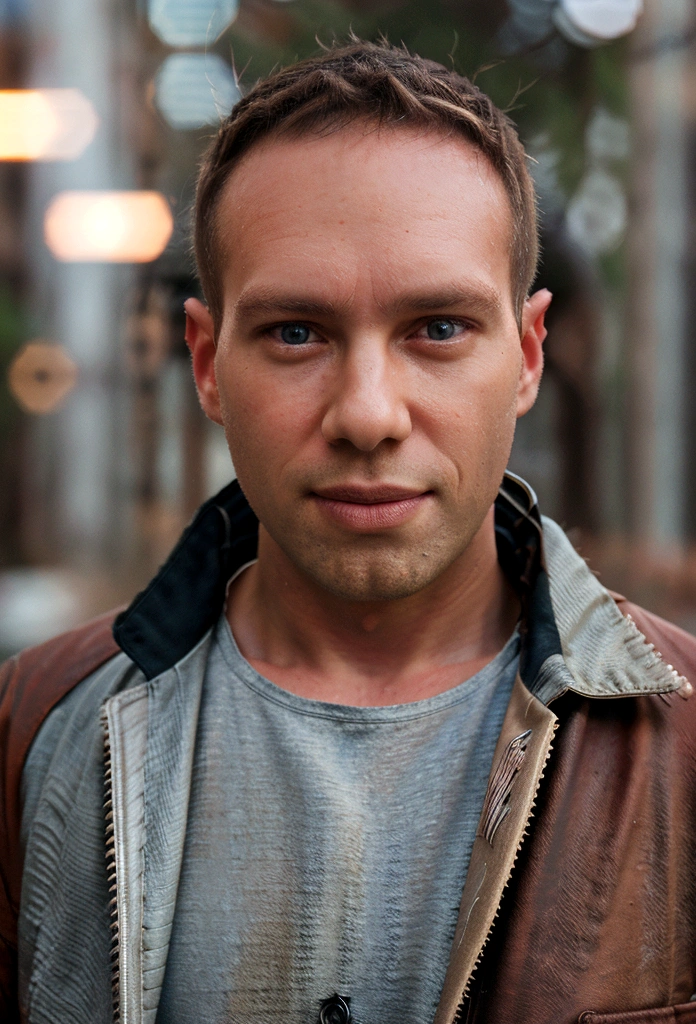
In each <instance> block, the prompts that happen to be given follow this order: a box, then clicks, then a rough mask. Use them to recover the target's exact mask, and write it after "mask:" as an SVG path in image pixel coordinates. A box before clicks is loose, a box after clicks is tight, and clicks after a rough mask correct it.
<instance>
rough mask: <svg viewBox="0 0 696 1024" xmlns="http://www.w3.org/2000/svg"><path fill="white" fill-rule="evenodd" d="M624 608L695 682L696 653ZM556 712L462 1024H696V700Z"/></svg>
mask: <svg viewBox="0 0 696 1024" xmlns="http://www.w3.org/2000/svg"><path fill="white" fill-rule="evenodd" d="M617 603H618V604H619V607H620V608H621V611H622V612H623V613H624V615H627V614H630V615H631V616H632V618H633V619H634V621H635V622H636V625H637V626H638V628H639V629H640V630H641V631H642V632H643V633H644V634H645V635H646V636H647V638H648V639H649V640H650V641H651V642H652V643H653V644H655V647H656V648H657V649H658V650H659V651H660V652H661V653H662V655H663V657H664V658H665V660H667V661H668V662H669V663H670V664H672V665H673V666H674V667H675V668H676V669H677V670H678V671H679V672H680V673H682V674H683V675H685V676H686V677H687V678H688V679H690V680H696V639H694V638H693V637H691V636H689V635H688V634H686V633H684V632H683V631H682V630H680V629H678V628H677V627H676V626H672V625H670V624H669V623H666V622H664V621H663V620H661V619H659V618H658V617H657V616H655V615H652V614H650V613H649V612H645V611H643V610H642V609H639V608H637V607H635V606H634V605H631V604H630V603H629V602H627V601H625V600H624V599H622V598H619V599H618V601H617ZM552 708H553V710H554V712H555V713H556V715H557V716H558V718H559V722H560V724H559V728H558V731H557V733H556V738H555V740H554V744H553V748H552V753H551V758H550V761H549V766H548V769H547V773H546V775H545V777H544V779H543V780H542V785H541V787H540V790H539V795H538V798H537V807H536V813H535V817H534V818H533V819H532V825H531V828H530V833H529V835H528V836H527V838H526V839H525V841H524V843H523V845H522V848H521V851H520V856H519V860H518V862H517V865H516V868H515V871H514V872H513V875H512V879H511V883H510V885H509V887H508V889H507V890H506V894H505V896H504V898H503V901H502V904H501V910H500V914H499V917H498V920H497V922H496V923H495V925H494V927H493V930H492V933H491V937H490V941H489V943H488V945H487V947H486V949H485V951H484V954H483V957H482V960H481V962H480V964H479V967H478V969H477V972H476V974H475V976H474V980H473V985H472V990H471V993H472V994H471V998H470V999H469V1000H468V1001H467V1002H466V1003H465V1004H464V1005H463V1006H462V1007H461V1011H460V1019H461V1020H462V1021H463V1022H466V1024H502V1022H504V1024H574V1022H577V1021H578V1020H584V1021H592V1022H593V1024H603V1022H604V1024H606V1022H608V1021H609V1022H614V1021H616V1022H617V1024H618V1022H623V1021H626V1022H627V1024H629V1022H633V1024H642V1022H643V1021H645V1022H646V1024H647V1022H648V1021H652V1020H660V1021H661V1020H665V1021H672V1020H684V1021H686V1020H692V1019H693V1020H694V1021H696V1013H694V1011H693V1009H692V1007H693V1005H694V1004H691V1006H690V1007H689V1008H688V1013H690V1014H691V1015H692V1016H687V1015H686V1014H687V1009H686V1008H685V1007H684V1006H683V1005H682V1004H688V1001H689V999H690V998H691V995H692V994H693V993H694V992H696V842H695V841H694V840H695V837H696V697H694V698H692V699H691V700H684V699H683V698H682V697H680V696H679V695H678V694H677V693H672V694H669V695H663V696H644V697H643V696H640V697H628V698H623V699H619V700H612V699H609V700H602V699H599V700H597V699H595V700H587V699H585V698H582V697H579V696H577V695H573V694H568V695H566V696H565V697H563V698H561V699H560V700H558V701H556V702H554V704H553V705H552ZM675 1007H679V1009H678V1011H677V1009H673V1008H675ZM658 1010H659V1011H660V1012H661V1013H662V1016H659V1015H658V1016H655V1015H654V1011H658ZM587 1011H594V1012H595V1013H596V1014H598V1015H599V1016H596V1017H591V1018H587V1017H583V1016H582V1015H583V1014H585V1013H586V1012H587ZM651 1013H652V1014H653V1015H652V1016H651ZM616 1014H618V1016H613V1015H616ZM602 1015H604V1016H602ZM607 1015H609V1016H607Z"/></svg>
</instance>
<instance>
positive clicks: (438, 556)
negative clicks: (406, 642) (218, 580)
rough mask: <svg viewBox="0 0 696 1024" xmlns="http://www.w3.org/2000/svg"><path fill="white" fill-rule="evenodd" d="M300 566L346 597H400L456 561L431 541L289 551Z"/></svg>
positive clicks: (420, 587) (324, 586)
mask: <svg viewBox="0 0 696 1024" xmlns="http://www.w3.org/2000/svg"><path fill="white" fill-rule="evenodd" d="M288 554H289V555H290V557H291V558H292V560H293V561H294V562H295V564H296V565H297V567H298V568H299V569H301V570H302V571H303V572H304V573H306V574H307V575H308V576H309V577H310V578H311V579H313V580H314V582H315V583H317V584H318V585H319V586H320V587H322V589H323V590H326V591H328V593H330V594H333V595H334V597H338V598H340V599H342V600H344V601H364V602H374V601H398V600H402V599H403V598H406V597H412V596H413V595H414V594H417V593H418V592H419V591H421V590H424V589H425V588H426V587H427V586H429V584H431V583H432V582H433V581H434V580H435V579H437V577H438V576H440V575H441V573H442V572H443V571H444V570H445V569H446V568H447V567H448V565H449V564H451V562H453V561H454V559H455V558H456V556H457V554H458V552H453V553H452V556H451V557H450V558H447V557H445V558H443V553H442V552H437V551H435V550H434V549H433V546H432V545H428V553H427V555H424V554H423V546H422V545H421V546H419V547H418V549H417V550H413V551H408V552H404V551H400V552H386V551H384V550H381V551H372V552H358V551H355V550H352V551H350V550H348V551H342V552H337V551H336V550H333V551H332V550H328V551H327V550H324V551H322V550H320V549H315V550H314V552H312V556H311V557H307V555H308V554H309V553H308V552H303V553H302V555H303V556H304V557H302V556H300V557H299V558H298V557H297V556H296V555H295V556H294V557H293V554H292V553H290V552H288Z"/></svg>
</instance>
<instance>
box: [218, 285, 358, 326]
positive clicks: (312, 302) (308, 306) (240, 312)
mask: <svg viewBox="0 0 696 1024" xmlns="http://www.w3.org/2000/svg"><path fill="white" fill-rule="evenodd" d="M345 312H346V307H345V305H343V304H342V305H341V306H340V307H338V306H336V305H335V304H334V303H332V302H328V301H325V300H322V299H317V298H311V297H310V296H301V295H297V294H292V295H290V294H286V293H283V292H275V291H270V290H267V289H263V290H262V291H256V292H249V293H248V294H245V293H242V295H241V296H240V298H239V299H238V300H237V303H236V306H235V315H236V318H237V319H238V320H253V319H255V318H256V317H260V316H268V317H277V318H280V317H283V316H298V317H307V318H309V317H321V318H334V317H339V316H341V315H342V314H345Z"/></svg>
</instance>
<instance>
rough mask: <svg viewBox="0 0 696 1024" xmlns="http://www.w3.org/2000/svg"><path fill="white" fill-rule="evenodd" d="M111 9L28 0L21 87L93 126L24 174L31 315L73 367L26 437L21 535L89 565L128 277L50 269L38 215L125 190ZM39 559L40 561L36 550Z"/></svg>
mask: <svg viewBox="0 0 696 1024" xmlns="http://www.w3.org/2000/svg"><path fill="white" fill-rule="evenodd" d="M119 16H120V15H119V10H118V8H114V7H113V6H112V5H110V4H107V3H105V2H103V0H61V2H60V3H54V2H52V0H35V2H34V4H33V6H32V24H31V30H32V34H33V37H34V45H33V53H34V54H35V62H34V65H33V68H32V71H31V75H30V82H29V84H30V85H41V86H46V85H49V86H57V87H64V86H72V87H77V88H79V89H81V90H82V92H83V93H84V94H85V96H87V97H88V99H89V100H91V102H92V103H93V104H94V106H95V108H96V110H97V113H98V116H99V119H100V126H99V128H98V130H97V134H96V137H95V139H94V141H93V142H92V143H91V145H89V146H88V147H87V149H86V151H85V153H84V154H83V155H82V156H81V157H80V158H79V159H78V160H76V161H74V162H68V163H48V164H37V165H34V166H32V167H31V170H30V195H31V200H30V201H31V207H32V209H31V216H30V236H31V242H32V250H33V251H32V269H33V274H34V281H33V286H34V287H33V291H34V299H35V301H34V310H35V315H36V320H37V324H38V329H39V330H40V331H41V333H42V334H44V335H47V336H49V337H51V338H52V339H54V340H56V341H59V342H61V343H62V344H63V345H65V347H66V348H67V350H68V351H69V352H70V354H71V355H72V357H73V358H74V360H75V362H76V363H77V364H78V366H79V369H80V381H79V385H78V387H77V389H76V390H75V392H74V393H73V395H72V396H71V398H70V401H69V402H68V403H67V404H66V406H65V408H64V409H63V410H62V411H61V412H59V413H58V414H56V415H55V417H51V419H50V420H49V421H46V422H41V423H37V424H36V425H35V430H34V438H33V447H34V451H33V453H32V463H33V467H32V468H33V471H34V487H33V494H32V501H31V505H32V508H31V518H32V520H33V522H32V524H31V527H30V532H31V533H33V534H34V536H35V538H36V537H46V536H52V537H53V545H52V546H53V552H52V554H53V557H54V558H57V559H59V560H61V559H64V558H66V557H67V558H70V559H71V560H75V561H76V562H77V564H82V565H84V566H90V565H92V564H94V563H95V562H97V561H98V560H99V559H100V558H101V557H102V556H103V554H104V550H105V548H106V547H110V548H113V538H112V537H111V536H110V532H111V530H112V528H113V526H114V523H113V517H112V514H111V509H112V507H113V497H114V491H115V488H116V478H117V475H118V471H117V466H118V464H119V460H120V459H122V450H123V448H122V445H120V444H119V443H118V441H117V435H118V426H117V422H116V421H117V420H118V419H119V418H121V419H122V418H123V411H122V410H121V409H119V407H118V405H119V403H118V401H117V395H116V391H115V388H114V387H113V372H114V366H115V362H116V359H117V352H118V330H119V323H118V320H119V317H118V314H119V308H120V305H121V297H122V295H123V292H124V286H125V284H126V283H127V281H128V280H129V276H130V271H129V270H128V269H126V268H124V267H118V266H114V265H110V264H108V263H107V264H104V263H102V264H99V263H93V264H87V263H83V264H81V263H64V264H61V263H58V262H57V261H55V260H54V259H53V258H52V257H51V256H50V255H49V254H48V252H47V250H46V247H45V245H44V242H43V215H44V212H45V209H46V207H47V205H48V203H49V202H50V200H51V198H52V197H53V196H54V195H55V194H56V193H58V192H60V191H62V190H64V189H104V188H110V187H111V188H113V187H117V188H118V187H121V188H124V187H128V186H129V185H130V184H131V179H132V175H131V171H130V160H129V156H128V150H127V147H126V146H124V145H122V144H119V138H118V122H117V118H116V112H117V109H118V108H117V107H116V102H115V101H116V95H115V93H116V90H115V81H114V80H115V78H116V75H115V62H116V53H115V49H114V48H115V47H116V46H117V45H118V44H119V42H121V40H119V35H120V33H119V30H118V23H117V19H118V17H119ZM37 554H39V555H40V556H42V557H45V556H46V554H47V552H45V551H40V552H37Z"/></svg>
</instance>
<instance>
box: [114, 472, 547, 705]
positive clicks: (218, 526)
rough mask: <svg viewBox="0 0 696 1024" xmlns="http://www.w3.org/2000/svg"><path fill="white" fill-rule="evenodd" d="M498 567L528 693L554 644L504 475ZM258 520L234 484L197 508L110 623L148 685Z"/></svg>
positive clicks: (530, 535)
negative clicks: (512, 604)
mask: <svg viewBox="0 0 696 1024" xmlns="http://www.w3.org/2000/svg"><path fill="white" fill-rule="evenodd" d="M495 530H496V543H497V548H498V558H499V560H500V564H501V566H502V568H503V570H504V572H505V573H506V575H507V577H508V579H509V580H510V582H511V584H512V586H513V587H514V588H515V590H516V591H517V593H518V594H519V596H520V599H521V601H522V609H523V616H522V652H521V655H520V674H521V676H522V679H523V681H524V682H525V684H526V685H527V686H528V687H530V689H531V687H532V684H533V681H534V679H535V678H536V676H537V673H538V671H539V669H540V667H541V665H542V664H543V662H544V661H545V660H546V658H548V657H549V655H551V654H556V653H559V654H560V653H561V642H560V638H559V636H558V629H557V628H556V622H555V619H554V615H553V610H552V608H551V597H550V593H549V582H548V577H547V575H546V569H545V567H544V558H543V544H542V534H541V521H540V518H539V511H538V508H537V505H536V498H535V496H534V492H533V491H532V490H531V488H529V487H528V486H527V485H526V484H525V483H524V481H523V480H520V478H519V477H515V476H514V475H513V474H511V473H506V475H505V479H504V480H503V483H502V486H501V488H500V492H499V495H498V498H497V499H496V503H495ZM257 543H258V520H257V518H256V516H255V515H254V513H253V512H252V510H251V508H250V507H249V504H248V502H247V500H246V498H245V497H244V495H243V493H242V490H241V488H240V486H239V484H238V483H237V481H236V480H234V481H233V482H232V483H231V484H228V485H227V487H225V488H223V490H221V491H220V492H219V494H216V495H215V497H213V498H210V500H209V501H206V503H205V504H204V505H202V506H201V507H200V509H199V510H198V512H197V513H196V515H195V517H194V519H193V521H192V522H191V524H190V525H189V526H188V527H187V528H186V530H185V531H184V533H183V535H182V537H181V539H180V541H179V543H178V544H177V545H176V547H175V548H174V550H173V551H172V553H171V555H170V556H169V558H168V559H167V561H166V562H165V564H164V565H163V566H162V568H161V569H160V570H159V572H158V573H157V575H156V576H155V577H154V579H153V580H152V581H151V583H149V584H148V586H147V587H146V588H145V590H143V591H142V592H141V593H140V594H138V596H137V597H136V598H135V600H134V601H133V602H132V604H131V605H130V606H129V607H128V608H127V609H126V611H124V612H122V613H121V614H120V615H119V616H118V618H117V619H116V622H115V623H114V638H115V640H116V643H117V644H118V645H119V647H120V648H121V649H122V650H123V651H125V653H126V654H127V655H128V657H129V658H131V659H132V661H134V662H135V664H136V665H137V666H138V668H140V669H141V670H142V672H143V673H144V675H145V677H146V678H147V679H153V678H154V677H155V676H158V675H160V673H162V672H165V671H166V670H167V669H169V668H171V667H172V666H173V665H175V664H176V663H177V662H178V661H180V660H181V659H182V658H183V657H184V656H185V655H186V654H188V652H189V651H190V650H192V648H193V647H195V645H196V644H197V643H198V642H199V641H200V640H201V639H202V638H203V637H204V636H205V634H206V633H207V631H208V630H209V629H210V627H211V626H212V625H214V623H215V622H216V621H217V619H218V616H219V615H220V612H221V610H222V606H223V603H224V600H225V589H226V587H227V581H228V580H229V578H230V577H231V576H232V575H233V574H234V573H235V572H236V571H237V569H239V568H241V566H243V565H244V564H245V563H246V562H249V561H251V560H252V559H253V558H255V557H256V549H257Z"/></svg>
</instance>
